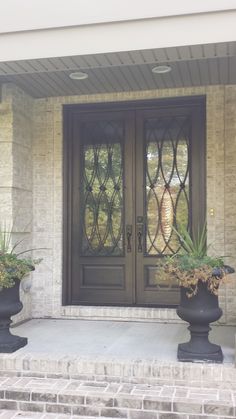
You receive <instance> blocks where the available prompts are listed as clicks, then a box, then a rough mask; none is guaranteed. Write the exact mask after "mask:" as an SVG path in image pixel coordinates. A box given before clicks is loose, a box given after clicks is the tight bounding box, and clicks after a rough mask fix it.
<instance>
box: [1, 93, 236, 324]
mask: <svg viewBox="0 0 236 419" xmlns="http://www.w3.org/2000/svg"><path fill="white" fill-rule="evenodd" d="M9 95H12V97H13V96H14V100H13V99H12V100H13V102H14V103H15V107H14V109H15V111H14V112H13V116H14V115H15V121H16V123H17V124H18V125H19V127H20V126H21V125H22V124H23V125H24V124H25V123H26V125H27V124H28V123H29V124H30V122H29V121H33V135H32V162H33V169H32V170H33V172H32V173H33V176H32V179H33V211H32V214H33V237H32V239H33V244H32V245H33V247H44V248H47V250H42V251H40V252H37V256H39V255H42V257H43V259H44V260H43V263H42V264H41V265H40V266H39V267H38V269H37V271H36V272H35V273H34V274H33V277H34V279H33V286H32V303H33V304H32V315H33V317H44V316H49V317H67V316H68V317H77V316H80V317H86V318H88V317H90V316H93V317H97V318H102V317H103V316H105V317H106V318H122V319H123V320H127V319H129V318H133V319H137V318H142V317H143V318H149V319H150V318H155V319H156V321H157V320H158V319H162V320H168V319H169V320H176V319H177V318H176V315H175V312H174V310H166V309H164V310H163V311H162V310H159V309H152V310H149V309H146V310H145V309H141V308H140V309H139V308H138V309H132V310H131V309H129V308H127V309H120V308H100V307H98V308H95V307H93V308H89V307H84V308H83V307H62V306H61V293H62V136H63V127H62V105H63V104H68V103H95V102H109V101H112V102H113V101H122V100H141V99H151V98H163V97H179V96H188V95H189V96H192V95H206V97H207V218H208V231H209V237H208V239H209V242H210V243H212V244H213V245H212V250H211V251H212V252H213V253H218V254H221V255H224V254H225V255H227V256H228V255H229V256H230V257H229V258H227V262H228V263H231V264H232V265H233V266H236V227H235V219H236V217H235V215H236V189H235V186H234V185H235V182H234V178H235V176H236V87H235V86H211V87H210V86H209V87H194V88H181V89H169V90H155V91H143V92H128V93H123V92H122V93H116V94H102V95H88V96H72V97H58V98H49V99H38V100H34V105H33V116H31V115H30V112H29V114H28V115H30V119H29V118H25V121H24V120H23V119H20V118H18V117H17V116H16V115H17V103H22V101H24V100H26V102H27V103H29V102H30V103H31V101H30V99H29V98H28V97H26V95H24V94H23V93H22V92H21V91H20V90H19V89H15V90H14V89H13V88H12V87H11V86H8V85H7V86H6V87H5V91H4V95H3V102H2V104H1V111H2V114H3V115H5V116H4V118H3V121H5V122H2V123H3V124H5V125H7V127H5V128H4V129H5V132H6V136H7V135H8V129H9V126H11V123H12V121H11V118H12V110H9V103H8V96H9ZM4 112H5V114H4ZM26 121H27V122H26ZM9 135H10V137H11V135H12V134H11V133H10V134H9ZM1 136H2V134H1V128H0V141H1ZM26 137H28V135H27V134H26ZM2 150H3V153H5V148H4V143H3V147H2ZM15 153H16V154H15V155H16V156H17V153H18V151H17V148H16V147H15ZM20 153H21V152H20V150H19V154H20ZM2 156H3V154H2V153H1V157H2ZM1 157H0V158H1ZM19 161H20V160H19ZM2 164H3V166H4V179H5V180H4V182H8V179H9V178H11V177H12V166H10V167H8V163H7V162H6V159H5V158H3V163H2ZM15 167H17V165H15ZM17 170H19V171H21V169H20V168H18V169H17ZM20 177H22V178H23V179H24V178H26V174H24V173H21V174H20ZM30 185H31V181H30V180H29V188H28V189H29V190H31V186H30ZM24 187H25V185H24ZM21 188H23V186H21ZM26 189H27V188H26ZM3 190H4V188H0V194H3V192H4V191H5V190H4V191H3ZM5 192H7V191H5ZM8 201H9V199H8V198H6V199H5V201H3V202H4V206H3V207H4V208H7V206H8ZM29 208H30V205H29ZM211 209H212V210H213V213H214V214H213V216H211V215H210V210H211ZM220 302H221V306H222V308H223V310H224V316H223V318H222V319H221V322H227V323H229V324H236V279H235V276H234V275H232V276H231V278H230V280H229V283H228V284H227V285H226V286H222V288H221V291H220Z"/></svg>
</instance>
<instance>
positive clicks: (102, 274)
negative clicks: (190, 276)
mask: <svg viewBox="0 0 236 419" xmlns="http://www.w3.org/2000/svg"><path fill="white" fill-rule="evenodd" d="M158 105H159V106H158ZM65 116H66V120H67V123H66V131H65V155H66V159H65V174H66V179H65V218H64V222H65V241H64V242H65V248H64V253H65V262H66V263H65V268H64V274H65V275H66V276H67V281H64V283H65V286H64V302H65V303H66V304H101V305H103V304H107V305H109V304H117V305H122V304H123V305H133V304H137V305H159V306H171V305H175V304H177V303H178V295H179V290H178V286H177V284H175V283H172V284H168V283H165V282H163V281H162V280H161V278H160V277H159V275H158V265H159V263H160V260H161V259H162V258H163V257H165V256H167V255H172V254H173V253H176V252H177V251H178V250H179V247H180V243H179V240H178V236H177V235H176V233H175V231H174V229H173V226H174V228H175V229H178V227H179V226H180V225H185V226H193V227H194V224H195V223H198V222H199V220H203V219H204V211H205V202H204V199H205V198H204V197H205V191H204V180H205V171H204V167H205V164H204V154H205V153H204V128H203V127H204V119H203V112H202V107H201V106H200V103H198V102H193V103H192V102H191V103H189V106H184V105H183V104H178V105H176V103H174V104H173V105H172V104H171V103H170V104H169V105H168V106H167V104H166V103H164V105H162V104H161V103H159V104H156V106H152V107H151V108H149V109H148V108H147V107H146V108H145V107H144V109H135V106H134V107H133V109H132V107H131V108H129V107H127V109H123V110H116V109H111V110H109V111H108V110H106V112H105V111H103V109H102V110H101V109H99V108H98V110H97V111H91V110H89V111H88V110H86V109H83V110H82V111H81V109H80V108H76V107H72V108H70V109H69V110H67V112H66V115H65Z"/></svg>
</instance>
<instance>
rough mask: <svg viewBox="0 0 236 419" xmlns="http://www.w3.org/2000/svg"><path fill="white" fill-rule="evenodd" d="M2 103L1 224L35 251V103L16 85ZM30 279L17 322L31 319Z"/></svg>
mask: <svg viewBox="0 0 236 419" xmlns="http://www.w3.org/2000/svg"><path fill="white" fill-rule="evenodd" d="M2 97H3V100H2V103H1V104H0V199H1V206H0V222H2V223H5V222H6V224H7V226H8V227H9V229H12V232H13V235H12V237H13V242H15V241H19V240H23V241H22V244H21V246H20V247H18V249H19V250H22V249H23V248H24V249H30V248H32V240H31V226H32V149H31V146H32V120H33V119H32V105H33V100H32V98H30V97H29V96H28V95H26V94H25V93H24V92H23V91H22V90H20V89H18V88H17V87H16V86H14V85H7V86H4V87H3V91H2ZM29 281H30V276H28V277H26V278H25V279H24V280H23V282H22V285H23V287H21V299H22V301H23V304H24V309H23V310H22V312H21V313H19V314H18V315H17V316H15V320H16V321H22V320H25V319H28V318H30V317H31V298H30V294H29V292H24V291H23V288H24V289H25V290H26V291H27V289H28V285H29Z"/></svg>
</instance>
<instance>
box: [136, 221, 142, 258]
mask: <svg viewBox="0 0 236 419" xmlns="http://www.w3.org/2000/svg"><path fill="white" fill-rule="evenodd" d="M137 237H138V252H139V253H142V251H143V224H137Z"/></svg>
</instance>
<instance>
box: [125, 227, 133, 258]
mask: <svg viewBox="0 0 236 419" xmlns="http://www.w3.org/2000/svg"><path fill="white" fill-rule="evenodd" d="M126 239H127V252H128V253H130V252H131V250H132V249H131V239H132V225H130V224H127V226H126Z"/></svg>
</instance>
